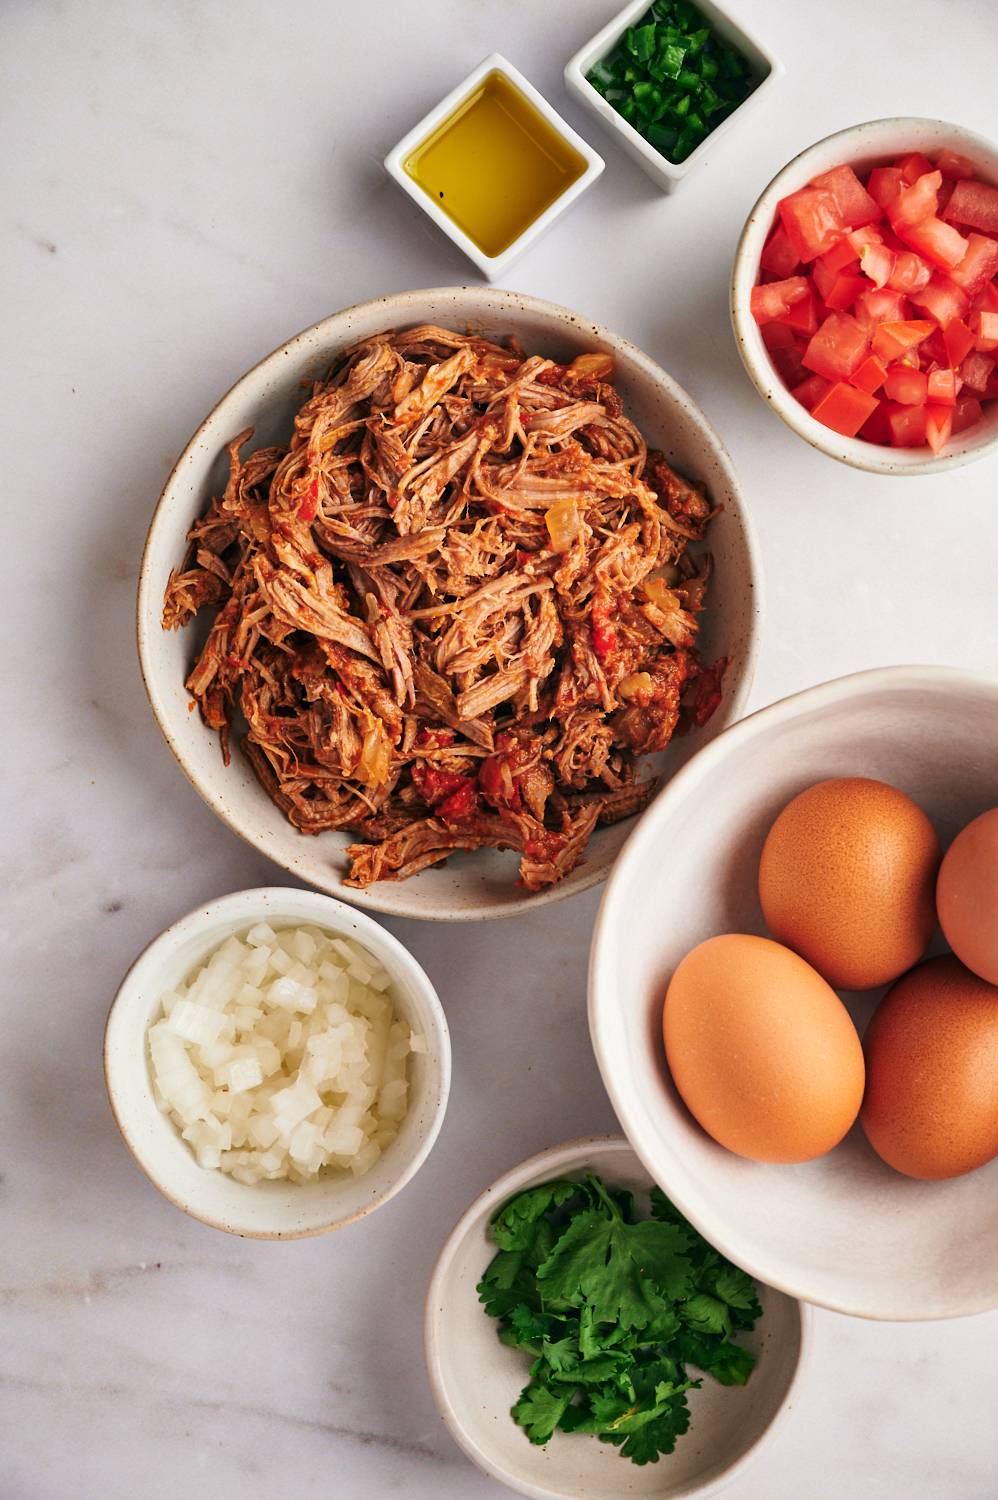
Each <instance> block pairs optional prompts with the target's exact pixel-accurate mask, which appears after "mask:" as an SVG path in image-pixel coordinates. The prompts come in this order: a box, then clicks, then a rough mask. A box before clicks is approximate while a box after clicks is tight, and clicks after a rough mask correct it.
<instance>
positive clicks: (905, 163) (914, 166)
mask: <svg viewBox="0 0 998 1500" xmlns="http://www.w3.org/2000/svg"><path fill="white" fill-rule="evenodd" d="M894 165H895V166H896V167H897V169H898V171H899V172H900V173H901V176H902V177H903V178H904V180H905V182H916V181H917V180H918V178H919V177H924V176H925V174H926V172H931V171H932V163H931V162H930V161H929V158H928V157H927V156H925V155H923V153H922V152H921V151H909V152H908V154H907V156H901V157H899V158H898V160H897V161H896V162H895V163H894Z"/></svg>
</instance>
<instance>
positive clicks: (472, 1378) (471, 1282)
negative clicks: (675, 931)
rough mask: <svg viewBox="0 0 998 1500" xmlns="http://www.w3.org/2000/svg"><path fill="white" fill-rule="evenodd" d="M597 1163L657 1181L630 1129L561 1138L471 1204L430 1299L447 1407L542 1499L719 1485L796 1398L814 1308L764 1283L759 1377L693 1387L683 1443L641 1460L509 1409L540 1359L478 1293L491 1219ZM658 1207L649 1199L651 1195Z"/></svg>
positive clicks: (625, 1177) (484, 1457) (608, 1499)
mask: <svg viewBox="0 0 998 1500" xmlns="http://www.w3.org/2000/svg"><path fill="white" fill-rule="evenodd" d="M586 1172H596V1173H598V1174H599V1175H600V1176H601V1177H603V1178H605V1180H606V1181H608V1182H611V1183H615V1184H620V1185H622V1186H625V1187H629V1188H631V1189H632V1190H634V1191H635V1192H637V1193H639V1194H646V1193H647V1191H648V1188H649V1187H650V1186H651V1178H650V1177H649V1176H648V1173H647V1172H645V1171H644V1170H643V1169H642V1167H641V1164H640V1162H639V1161H638V1159H637V1157H636V1156H635V1155H634V1152H633V1151H632V1150H631V1149H630V1147H629V1146H628V1145H627V1142H626V1141H625V1140H623V1138H622V1137H619V1136H593V1137H589V1138H587V1139H583V1140H577V1141H569V1142H567V1143H566V1144H564V1145H561V1146H553V1147H551V1148H550V1149H549V1150H547V1151H542V1152H541V1153H540V1154H539V1155H538V1156H533V1157H531V1158H530V1160H529V1161H525V1162H522V1163H521V1164H520V1165H519V1166H518V1167H514V1168H513V1170H512V1171H510V1172H507V1173H505V1175H504V1176H502V1177H500V1178H499V1180H498V1181H497V1182H494V1183H493V1184H492V1186H491V1187H490V1188H488V1189H486V1191H485V1192H484V1193H482V1194H481V1196H480V1197H479V1198H476V1200H475V1202H474V1203H473V1204H472V1205H471V1207H470V1208H469V1209H468V1211H467V1213H465V1214H464V1216H463V1217H462V1218H461V1220H460V1221H459V1223H458V1224H457V1225H456V1227H455V1228H454V1230H453V1232H452V1233H451V1235H450V1237H449V1238H448V1240H447V1242H446V1244H445V1245H444V1247H443V1249H442V1250H441V1252H440V1256H439V1258H438V1260H437V1263H436V1266H435V1268H434V1271H433V1275H432V1278H431V1280H430V1285H429V1289H428V1292H427V1297H426V1313H425V1321H424V1339H425V1350H426V1364H427V1370H428V1372H429V1376H430V1385H431V1387H432V1390H433V1396H434V1400H435V1401H436V1403H437V1409H438V1410H439V1412H440V1415H441V1416H442V1417H443V1419H444V1421H445V1422H446V1424H447V1426H448V1428H449V1429H450V1432H451V1435H452V1436H453V1438H454V1440H455V1441H456V1442H457V1443H458V1444H459V1446H460V1447H461V1448H463V1450H464V1452H465V1453H466V1454H467V1456H468V1457H469V1458H470V1459H471V1460H472V1462H473V1463H476V1464H477V1465H478V1466H479V1468H481V1469H484V1471H485V1472H486V1473H487V1474H491V1475H492V1476H493V1477H494V1478H496V1479H498V1480H499V1481H500V1482H501V1483H502V1484H507V1485H509V1486H510V1488H512V1489H514V1490H519V1492H520V1493H521V1494H523V1495H530V1496H532V1497H534V1500H623V1497H625V1496H630V1495H652V1496H658V1497H661V1500H666V1497H670V1496H671V1497H680V1496H693V1495H697V1496H706V1495H713V1494H715V1493H716V1492H717V1491H718V1490H719V1489H720V1488H721V1487H722V1486H723V1485H725V1484H727V1483H728V1482H729V1481H730V1480H732V1479H734V1478H735V1477H736V1476H738V1477H740V1476H741V1475H742V1473H743V1470H744V1466H745V1465H746V1463H747V1462H748V1461H749V1459H750V1457H751V1456H752V1455H753V1454H755V1453H757V1452H758V1451H759V1449H760V1448H761V1447H762V1445H763V1443H765V1442H767V1441H769V1439H770V1438H771V1437H772V1436H773V1435H774V1433H775V1431H776V1429H777V1426H778V1424H779V1422H781V1421H782V1420H783V1418H784V1417H785V1416H786V1415H787V1414H788V1413H789V1412H790V1410H791V1409H792V1406H793V1401H794V1396H795V1391H796V1386H797V1382H798V1380H799V1378H800V1375H801V1371H802V1368H803V1363H804V1359H805V1355H806V1351H807V1348H808V1343H809V1337H810V1310H809V1309H808V1308H806V1307H802V1306H801V1305H800V1303H798V1302H795V1301H793V1300H792V1299H791V1298H789V1297H785V1296H783V1295H782V1294H781V1293H779V1292H774V1291H773V1290H772V1289H770V1288H767V1287H762V1288H760V1300H761V1302H762V1307H763V1317H762V1318H761V1320H760V1321H759V1322H758V1323H757V1324H756V1327H755V1329H754V1331H753V1332H752V1333H751V1334H740V1335H739V1342H742V1343H745V1344H747V1345H748V1347H750V1348H751V1349H753V1350H755V1352H756V1353H757V1354H758V1355H759V1362H758V1364H757V1366H756V1368H755V1369H754V1371H753V1372H752V1375H751V1377H750V1379H749V1381H748V1384H747V1385H745V1386H742V1387H726V1386H720V1385H718V1384H717V1383H716V1382H715V1381H712V1380H711V1379H710V1377H709V1376H705V1377H704V1383H703V1386H702V1388H701V1389H700V1390H698V1391H691V1392H690V1395H689V1405H690V1413H691V1417H692V1421H691V1424H690V1430H689V1432H687V1433H686V1434H685V1436H684V1437H682V1438H681V1439H680V1440H679V1442H678V1443H677V1444H676V1451H675V1452H674V1453H672V1454H669V1455H668V1456H666V1457H663V1458H662V1459H660V1460H659V1462H658V1463H657V1464H648V1465H646V1466H644V1467H638V1466H637V1465H635V1464H632V1463H630V1462H629V1461H628V1460H627V1459H624V1458H622V1457H621V1455H620V1453H619V1452H618V1450H617V1449H616V1448H614V1447H613V1446H612V1445H610V1444H607V1443H601V1442H599V1441H598V1439H596V1438H594V1437H592V1436H590V1435H582V1434H566V1433H557V1434H556V1435H555V1437H554V1438H553V1439H552V1441H551V1442H550V1443H547V1444H546V1445H545V1446H544V1447H535V1446H534V1445H533V1444H531V1443H530V1442H529V1441H528V1439H527V1437H526V1436H525V1434H524V1433H523V1431H522V1429H521V1428H519V1427H517V1426H516V1424H515V1423H514V1421H513V1419H512V1417H511V1416H510V1415H509V1408H510V1407H511V1406H512V1405H513V1403H514V1401H515V1400H516V1398H517V1396H518V1395H519V1394H520V1391H521V1390H522V1389H523V1387H524V1386H525V1385H526V1383H527V1380H528V1378H529V1362H528V1361H527V1360H526V1359H525V1357H524V1355H523V1354H522V1353H521V1352H520V1351H519V1350H517V1349H510V1348H507V1347H506V1346H505V1345H504V1344H501V1343H500V1342H499V1339H498V1337H497V1336H496V1328H497V1326H498V1325H497V1324H496V1321H495V1319H493V1318H490V1317H488V1316H487V1315H486V1313H485V1311H484V1309H483V1308H482V1306H481V1303H480V1302H479V1300H478V1295H477V1292H476V1291H475V1287H476V1284H477V1283H478V1281H479V1279H480V1278H481V1275H482V1272H483V1271H484V1270H485V1268H486V1266H487V1265H488V1264H489V1262H490V1261H491V1259H492V1257H493V1255H494V1254H495V1253H496V1247H495V1244H494V1243H493V1242H492V1241H491V1240H490V1238H489V1237H488V1233H487V1231H488V1225H489V1220H490V1219H491V1217H492V1215H493V1214H494V1213H495V1212H496V1210H497V1209H499V1208H501V1207H502V1205H503V1203H504V1202H505V1201H506V1199H507V1198H509V1197H511V1196H512V1195H513V1194H514V1193H517V1192H519V1191H521V1190H522V1189H523V1188H526V1187H531V1186H534V1185H535V1184H537V1183H540V1182H545V1181H546V1180H547V1179H548V1178H550V1177H564V1176H570V1177H576V1176H578V1177H581V1176H583V1175H584V1174H585V1173H586ZM640 1207H641V1209H642V1211H644V1212H647V1199H644V1200H643V1201H642V1202H641V1203H640Z"/></svg>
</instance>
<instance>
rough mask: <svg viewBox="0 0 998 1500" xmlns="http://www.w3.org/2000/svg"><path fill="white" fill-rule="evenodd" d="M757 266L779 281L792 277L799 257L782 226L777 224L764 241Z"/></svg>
mask: <svg viewBox="0 0 998 1500" xmlns="http://www.w3.org/2000/svg"><path fill="white" fill-rule="evenodd" d="M759 264H760V265H761V266H762V269H763V270H764V271H772V272H773V274H774V275H775V276H777V277H779V278H780V279H783V278H785V277H787V276H792V275H793V274H794V272H795V271H796V269H797V267H798V266H799V265H800V257H799V256H798V254H797V252H796V250H795V249H794V247H793V245H791V243H790V239H789V237H788V235H787V231H786V230H785V229H784V227H783V225H782V224H777V226H776V228H775V229H774V230H773V232H772V234H771V235H770V236H769V239H768V240H767V241H766V248H765V250H763V252H762V257H761V259H760V261H759Z"/></svg>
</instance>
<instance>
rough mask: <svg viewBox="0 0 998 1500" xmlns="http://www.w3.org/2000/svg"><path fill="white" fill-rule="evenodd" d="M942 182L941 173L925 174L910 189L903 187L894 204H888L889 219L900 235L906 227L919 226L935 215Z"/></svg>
mask: <svg viewBox="0 0 998 1500" xmlns="http://www.w3.org/2000/svg"><path fill="white" fill-rule="evenodd" d="M942 180H943V179H942V173H941V172H925V173H924V174H923V175H922V176H921V177H918V178H916V179H915V181H914V182H913V183H912V184H911V186H910V187H903V188H902V189H901V191H900V193H898V195H897V197H896V198H895V199H894V201H893V203H888V205H887V217H888V218H889V219H890V221H891V223H892V224H893V226H894V228H895V230H896V231H897V233H898V234H901V230H902V229H903V228H904V227H905V226H907V225H909V224H918V223H919V222H920V221H921V220H922V219H927V218H928V217H929V215H930V214H934V213H935V211H936V209H937V207H938V205H939V189H940V186H941V185H942ZM902 238H903V236H902Z"/></svg>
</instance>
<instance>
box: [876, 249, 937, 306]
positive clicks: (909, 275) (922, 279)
mask: <svg viewBox="0 0 998 1500" xmlns="http://www.w3.org/2000/svg"><path fill="white" fill-rule="evenodd" d="M931 276H932V267H931V266H930V265H927V264H926V263H925V261H924V260H923V259H922V257H921V256H920V255H916V254H915V252H914V250H901V251H899V252H898V253H897V254H896V255H895V257H894V264H893V266H892V267H891V273H890V275H889V276H888V278H887V285H888V286H889V287H892V288H893V290H894V291H896V292H907V293H908V294H909V295H910V294H911V293H912V292H917V291H918V289H919V288H920V287H923V286H928V284H929V280H930V278H931Z"/></svg>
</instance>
